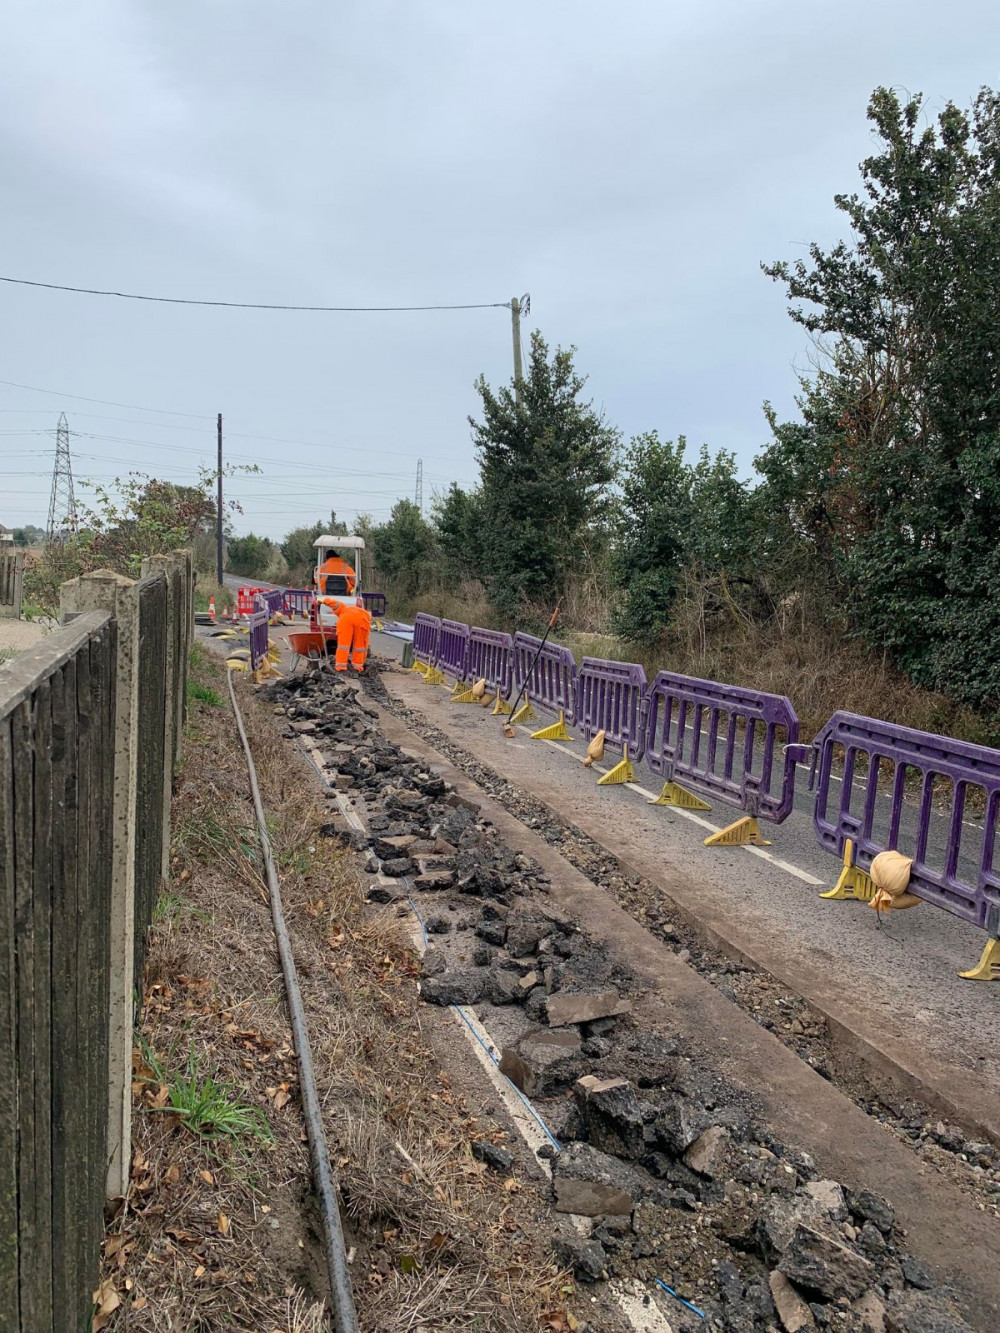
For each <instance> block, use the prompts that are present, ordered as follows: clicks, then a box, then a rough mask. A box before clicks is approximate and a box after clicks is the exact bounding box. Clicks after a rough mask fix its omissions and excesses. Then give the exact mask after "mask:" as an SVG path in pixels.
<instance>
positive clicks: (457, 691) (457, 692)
mask: <svg viewBox="0 0 1000 1333" xmlns="http://www.w3.org/2000/svg"><path fill="white" fill-rule="evenodd" d="M468 693H470V687H469V686H468V685H466V683H465V681H464V680H456V681H455V684H454V686H453V687H452V691H451V701H452V703H454V702H455V700H456V699H458V698H459V697H460V696H461V695H463V694H468Z"/></svg>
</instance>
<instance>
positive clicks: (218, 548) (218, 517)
mask: <svg viewBox="0 0 1000 1333" xmlns="http://www.w3.org/2000/svg"><path fill="white" fill-rule="evenodd" d="M218 434H219V484H218V490H217V492H216V499H215V564H216V573H217V575H218V584H219V587H220V588H221V587H222V413H221V412H220V413H219V426H218Z"/></svg>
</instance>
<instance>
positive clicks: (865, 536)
mask: <svg viewBox="0 0 1000 1333" xmlns="http://www.w3.org/2000/svg"><path fill="white" fill-rule="evenodd" d="M921 107H922V102H921V98H920V97H912V98H910V99H908V100H907V101H905V102H901V101H900V99H899V98H898V96H897V95H896V94H895V93H894V92H892V91H890V90H888V89H885V88H880V89H878V90H877V91H876V92H875V93H874V95H873V96H872V99H871V102H870V104H869V109H868V115H869V119H870V120H871V121H872V123H873V125H874V127H875V131H876V134H877V136H878V138H879V140H880V141H881V142H880V147H879V151H878V152H876V153H875V154H874V155H873V156H871V157H869V158H868V159H867V160H866V161H865V162H864V163H863V164H862V166H861V174H862V183H863V192H862V193H861V194H860V195H859V194H853V195H838V196H837V197H836V205H837V207H838V208H839V209H840V210H841V211H842V212H843V213H844V214H845V215H846V217H847V219H848V221H849V223H850V226H851V229H852V234H853V235H852V240H851V241H850V242H846V241H843V242H841V243H839V244H838V245H835V246H834V247H832V248H831V249H830V250H827V251H824V250H822V249H821V248H820V247H819V246H816V245H813V246H812V247H810V253H809V259H808V260H800V261H798V262H796V263H794V264H787V263H780V262H779V263H775V264H772V265H770V266H767V267H766V268H765V271H766V272H767V273H768V274H769V275H770V276H771V277H773V278H774V279H776V280H777V281H780V282H782V283H784V284H785V286H786V288H787V291H788V293H789V296H790V297H791V299H792V301H793V303H794V304H793V305H792V307H791V310H790V313H791V315H792V318H793V319H795V320H796V321H797V322H799V323H800V324H802V325H803V327H804V328H806V329H807V330H809V331H810V333H812V334H814V335H815V336H816V337H817V338H818V339H821V340H823V341H821V343H820V348H821V352H822V354H823V357H824V360H823V363H822V366H821V369H820V372H819V373H818V374H817V375H816V376H815V377H814V378H813V379H812V380H811V381H810V383H809V384H808V385H807V386H805V391H804V394H803V397H802V399H801V400H800V407H801V409H802V415H803V421H802V423H801V426H800V427H799V428H798V429H797V430H796V429H793V428H792V427H789V426H781V427H778V426H777V423H775V424H776V429H775V441H774V444H773V445H772V446H770V447H769V449H767V450H766V451H765V453H764V455H763V456H762V459H761V461H760V463H761V467H762V469H763V470H764V471H765V475H766V476H767V481H768V485H769V486H770V487H771V494H772V495H773V496H774V497H775V498H776V499H779V500H780V499H782V498H783V500H784V504H785V510H784V512H785V513H786V514H787V516H788V519H789V522H790V523H791V524H792V525H793V526H794V527H796V528H797V529H798V531H799V532H800V534H801V535H802V536H803V537H804V539H805V540H807V541H808V542H810V543H812V544H813V545H814V548H815V549H816V551H817V552H821V553H822V554H823V556H824V557H825V558H826V559H827V560H828V562H829V566H830V568H831V569H832V571H833V573H834V574H835V576H836V578H837V580H838V581H839V584H840V586H841V588H842V589H843V592H844V595H845V599H846V605H847V610H848V613H849V615H850V617H851V621H852V623H853V625H854V627H855V630H856V632H858V633H859V634H860V635H862V636H863V637H864V638H865V639H866V640H867V641H868V642H870V643H872V644H874V645H876V646H878V647H882V648H885V649H887V650H888V651H889V652H890V653H891V654H892V655H893V657H894V658H895V660H896V661H897V662H898V663H899V664H900V665H901V666H903V667H904V669H906V670H907V671H908V672H909V673H910V675H911V676H912V677H913V679H914V680H916V681H917V682H918V683H920V684H923V685H927V686H930V687H932V688H936V689H940V690H943V691H945V692H947V693H949V694H951V695H952V696H953V697H955V698H957V699H959V700H961V701H964V702H968V703H972V704H976V705H991V706H996V704H997V703H998V702H1000V658H998V657H997V654H996V653H995V651H994V647H993V645H994V644H995V643H996V642H997V640H998V638H1000V548H998V544H997V541H996V534H997V532H998V531H1000V364H998V358H997V355H996V349H997V346H998V345H1000V266H998V265H997V262H996V255H997V254H998V253H1000V172H998V163H1000V98H998V96H997V94H996V93H994V92H992V91H990V90H988V89H984V90H983V91H982V92H981V93H980V94H979V96H978V97H977V99H976V101H975V103H974V104H973V107H972V108H971V110H970V111H969V112H963V111H960V110H959V109H958V108H957V107H955V106H954V105H952V104H950V103H949V104H948V105H947V106H946V107H945V108H944V110H943V111H942V112H941V113H940V114H939V115H938V117H937V120H936V123H934V124H922V123H921V121H922V110H921ZM789 464H791V465H793V466H794V465H801V466H800V470H799V472H798V475H797V476H796V478H795V481H794V484H791V485H790V483H789V481H788V478H787V477H782V475H781V474H782V473H783V472H784V471H786V469H787V466H788V465H789Z"/></svg>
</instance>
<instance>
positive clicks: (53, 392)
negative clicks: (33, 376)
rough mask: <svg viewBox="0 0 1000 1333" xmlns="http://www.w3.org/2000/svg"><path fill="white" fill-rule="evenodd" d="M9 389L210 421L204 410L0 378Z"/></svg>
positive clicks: (132, 410) (166, 415)
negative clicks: (146, 404) (128, 400)
mask: <svg viewBox="0 0 1000 1333" xmlns="http://www.w3.org/2000/svg"><path fill="white" fill-rule="evenodd" d="M0 384H4V385H6V386H7V388H9V389H28V390H29V391H30V392H31V393H47V394H49V395H50V396H51V397H52V398H75V399H76V400H77V402H80V403H100V404H101V405H102V406H103V407H124V408H127V409H128V410H129V411H130V412H158V413H159V414H160V416H164V417H191V418H192V419H193V420H195V421H210V420H211V419H212V418H211V417H210V416H209V415H208V413H205V412H172V411H171V410H170V409H169V408H166V407H143V406H142V405H141V404H140V403H117V402H115V401H114V399H112V398H86V397H84V395H83V394H82V393H62V392H61V391H60V390H59V389H40V388H39V387H38V385H37V384H18V383H17V382H16V381H15V380H0Z"/></svg>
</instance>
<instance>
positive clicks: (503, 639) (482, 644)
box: [466, 625, 514, 699]
mask: <svg viewBox="0 0 1000 1333" xmlns="http://www.w3.org/2000/svg"><path fill="white" fill-rule="evenodd" d="M513 654H514V640H513V639H512V638H511V637H510V635H509V634H503V633H501V632H500V630H496V629H480V627H479V626H478V625H473V627H472V631H471V633H470V634H469V658H468V662H467V664H466V669H467V671H468V678H469V680H471V681H477V680H485V681H486V688H487V690H489V692H490V693H491V694H495V693H496V692H497V690H499V691H500V697H501V698H503V699H509V698H510V691H511V686H512V684H513V681H514V656H513Z"/></svg>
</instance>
